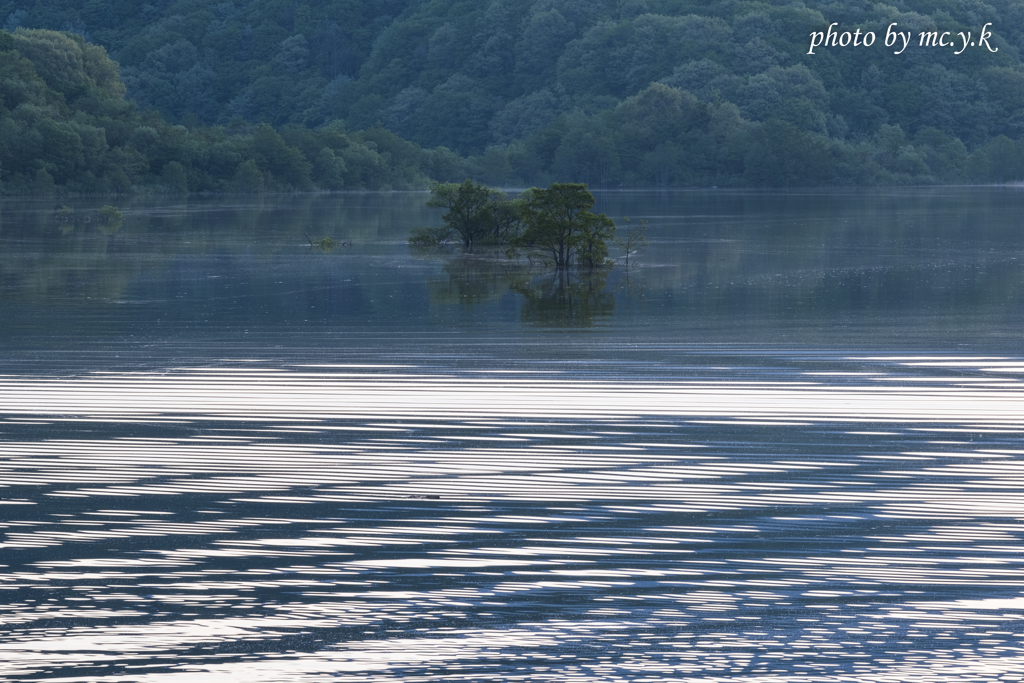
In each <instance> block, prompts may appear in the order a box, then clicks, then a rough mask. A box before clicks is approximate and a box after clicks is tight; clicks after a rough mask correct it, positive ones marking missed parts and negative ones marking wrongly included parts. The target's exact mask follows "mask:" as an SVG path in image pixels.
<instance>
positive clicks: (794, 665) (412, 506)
mask: <svg viewBox="0 0 1024 683" xmlns="http://www.w3.org/2000/svg"><path fill="white" fill-rule="evenodd" d="M745 362H746V363H747V365H748V367H744V368H740V370H741V371H735V370H737V369H736V368H730V367H727V366H725V365H721V364H720V363H719V364H715V365H705V366H704V367H697V366H696V365H693V366H682V365H680V366H677V367H674V368H666V369H664V371H663V372H657V373H653V372H652V373H649V374H648V375H647V379H644V380H643V381H638V380H637V379H636V375H635V374H634V373H625V372H623V373H618V374H617V373H616V372H615V370H614V368H613V367H609V368H604V369H602V370H601V371H600V372H596V371H595V372H590V373H588V372H586V371H583V370H580V371H578V372H577V371H571V372H566V371H562V372H544V371H540V370H538V369H537V368H536V367H534V368H521V369H519V370H516V371H497V370H494V371H480V370H474V371H464V370H463V371H460V370H454V369H451V370H446V369H439V368H440V366H437V365H431V364H427V363H423V364H417V363H409V364H394V365H376V366H375V365H372V364H364V365H337V364H335V365H327V364H321V365H311V364H294V365H282V364H277V365H275V364H271V363H265V362H249V363H237V362H227V361H225V362H223V363H217V364H213V365H208V366H203V367H193V368H168V369H165V370H161V371H159V372H157V371H153V372H136V373H132V372H92V373H83V374H76V375H52V376H46V375H40V374H7V375H2V376H0V681H32V680H43V679H45V680H57V681H95V682H107V681H110V682H113V681H117V682H127V681H131V682H139V683H164V682H165V681H166V682H171V681H178V680H181V681H193V680H203V681H232V682H234V681H252V682H264V681H265V682H267V683H282V682H292V681H296V682H298V681H301V682H305V681H324V680H334V681H350V682H353V683H355V682H358V683H370V682H371V681H372V682H385V681H445V682H448V681H466V682H474V683H475V682H483V681H487V682H498V681H579V682H591V681H593V682H597V681H601V682H605V681H609V682H610V681H702V682H703V681H749V682H755V681H756V682H758V683H769V682H770V683H782V682H788V681H821V682H848V683H879V682H885V681H893V682H896V681H899V682H904V681H920V682H935V683H940V682H941V683H949V682H954V681H955V682H961V681H1021V680H1024V674H1022V672H1024V648H1022V647H1021V638H1022V637H1024V582H1022V579H1021V577H1022V569H1024V567H1022V564H1024V554H1022V552H1021V549H1022V547H1024V498H1022V497H1021V490H1022V488H1024V476H1022V475H1024V460H1022V457H1021V456H1022V455H1024V447H1022V442H1021V438H1020V437H1021V433H1022V431H1024V391H1022V388H1024V385H1022V384H1021V382H1020V377H1021V374H1022V373H1024V360H1021V359H1016V358H1010V357H984V358H982V357H958V356H948V357H933V356H906V357H900V356H870V357H869V356H857V357H853V356H851V357H829V358H824V357H822V358H813V357H808V358H804V359H802V360H801V359H798V360H790V361H786V362H785V363H783V362H776V361H771V362H768V361H764V363H766V365H765V367H769V366H770V368H771V369H769V370H764V371H759V372H752V371H751V370H750V367H749V364H750V362H751V361H750V360H749V359H748V360H747V361H745ZM773 363H774V365H773Z"/></svg>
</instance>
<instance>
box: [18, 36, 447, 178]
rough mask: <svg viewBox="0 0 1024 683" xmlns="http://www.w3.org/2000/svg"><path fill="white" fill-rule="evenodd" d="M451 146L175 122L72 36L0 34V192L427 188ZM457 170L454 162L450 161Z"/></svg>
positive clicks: (102, 55)
mask: <svg viewBox="0 0 1024 683" xmlns="http://www.w3.org/2000/svg"><path fill="white" fill-rule="evenodd" d="M451 156H453V155H452V153H451V152H448V151H447V150H443V149H441V150H424V149H422V148H420V147H419V146H417V145H415V144H413V143H410V142H407V141H405V140H402V139H401V138H399V137H398V136H396V135H395V134H394V133H391V132H390V131H388V130H386V129H384V128H381V127H375V128H372V129H370V130H365V131H361V132H355V133H350V132H348V131H347V130H346V128H345V126H344V124H343V123H342V122H340V121H332V122H330V123H328V124H326V125H323V126H320V127H319V128H316V129H310V128H304V127H301V126H285V127H283V128H282V129H281V130H275V129H274V128H273V127H271V126H270V125H269V124H266V123H259V124H255V125H254V124H248V123H246V122H244V121H238V122H235V123H233V124H231V125H228V126H200V125H197V126H192V127H185V126H182V125H172V124H171V123H168V122H167V121H165V120H164V119H163V118H162V117H161V116H160V115H159V114H158V113H157V112H147V113H142V114H140V113H139V112H138V110H137V107H136V106H135V104H134V103H133V102H130V101H128V100H126V99H125V86H124V84H123V83H122V82H121V80H120V79H119V77H118V66H117V64H116V63H115V62H114V61H112V60H111V59H110V57H109V56H108V55H107V52H106V50H104V49H103V48H102V47H99V46H96V45H92V44H90V43H88V42H86V41H85V40H84V39H83V38H82V37H81V36H79V35H77V34H73V33H61V32H54V31H48V30H42V29H32V30H23V29H19V30H17V31H15V32H14V33H8V32H5V31H0V187H2V189H3V190H4V191H5V192H8V193H11V192H14V193H19V192H20V193H25V192H34V193H42V194H46V193H50V192H53V191H56V190H68V191H73V192H86V193H118V192H129V191H132V190H133V189H150V190H157V191H169V192H175V193H182V192H190V191H191V192H199V191H213V192H222V191H229V192H261V191H263V190H278V191H282V190H283V191H292V190H311V189H315V188H321V189H326V190H336V189H342V188H348V189H382V188H409V187H422V186H424V185H425V184H426V183H427V178H428V177H430V176H433V175H434V174H435V173H437V172H438V169H440V170H441V171H442V172H443V171H444V170H445V163H446V161H448V157H451ZM449 165H450V164H449Z"/></svg>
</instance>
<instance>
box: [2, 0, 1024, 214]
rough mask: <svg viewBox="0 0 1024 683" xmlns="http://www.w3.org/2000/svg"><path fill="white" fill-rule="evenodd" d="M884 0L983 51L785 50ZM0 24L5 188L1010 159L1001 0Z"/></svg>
mask: <svg viewBox="0 0 1024 683" xmlns="http://www.w3.org/2000/svg"><path fill="white" fill-rule="evenodd" d="M893 22H896V23H898V25H899V26H900V28H905V29H907V30H913V31H915V32H923V31H951V32H953V33H954V34H955V33H956V32H958V31H975V32H977V31H978V30H979V28H980V27H981V25H983V24H986V23H991V27H990V30H992V31H993V36H992V38H991V39H990V42H991V44H992V46H993V47H994V48H998V50H999V52H998V53H990V52H988V51H987V50H981V51H978V50H969V51H967V52H964V53H963V54H960V55H954V54H953V51H952V50H948V51H937V50H926V49H919V50H914V49H908V50H906V51H904V52H903V54H900V55H898V56H896V55H893V54H891V53H892V50H885V49H877V50H875V49H872V50H852V49H851V50H844V49H841V48H835V49H828V50H817V51H815V54H813V55H808V54H807V41H808V38H807V37H808V35H810V33H811V32H814V31H822V30H825V29H827V27H828V26H829V25H831V24H833V23H837V24H839V25H841V26H843V27H844V28H848V29H850V30H854V29H858V30H864V31H868V30H874V31H884V30H885V27H886V26H888V25H890V24H891V23H893ZM0 27H2V28H3V29H4V30H3V31H2V32H0V52H2V57H3V59H2V60H0V93H2V97H0V183H2V190H3V191H4V192H6V193H16V194H17V193H33V192H43V193H46V192H49V191H53V190H54V189H56V190H59V191H67V192H84V193H104V192H129V191H153V192H165V191H171V192H185V191H187V192H238V191H245V192H258V191H261V190H262V191H315V190H326V191H333V190H339V189H412V188H417V189H422V188H425V187H427V185H428V184H429V182H430V181H439V182H453V181H458V180H460V179H461V178H465V177H471V178H475V179H478V180H480V181H481V182H484V183H486V184H488V185H492V186H515V187H527V186H531V185H537V186H547V185H548V184H550V183H551V182H575V183H580V182H582V183H586V184H588V186H589V187H591V188H619V187H622V188H639V187H653V188H670V187H695V186H715V185H717V186H723V187H725V186H800V185H884V184H910V183H964V182H1007V181H1015V180H1021V179H1024V119H1022V117H1021V115H1020V112H1021V111H1024V62H1022V59H1021V53H1020V51H1019V49H1018V47H1017V46H1018V45H1020V44H1021V43H1022V42H1024V6H1022V5H1021V4H1020V3H1019V2H1016V0H978V1H977V2H971V3H952V2H939V3H936V2H934V0H905V1H903V2H900V3H896V4H889V5H886V4H879V3H876V4H864V3H845V4H844V3H834V2H831V1H826V0H793V1H792V2H785V3H778V2H767V1H759V0H751V1H750V2H743V3H736V2H725V1H722V2H710V3H709V2H697V1H696V0H481V1H480V2H477V3H465V2H461V1H459V0H429V1H428V2H422V1H419V0H367V1H366V2H361V3H351V2H346V1H343V0H294V1H289V2H281V1H280V0H250V1H248V2H245V3H241V2H236V1H230V0H229V1H227V2H225V1H223V0H188V1H184V0H154V2H151V3H126V2H118V3H97V2H95V1H94V0H68V1H67V2H61V3H53V2H49V0H0ZM69 41H70V43H69ZM108 51H109V55H110V56H108V55H107V52H108ZM115 60H116V61H115ZM100 133H102V135H101V134H100ZM51 181H52V183H51Z"/></svg>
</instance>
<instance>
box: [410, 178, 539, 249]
mask: <svg viewBox="0 0 1024 683" xmlns="http://www.w3.org/2000/svg"><path fill="white" fill-rule="evenodd" d="M521 204H522V202H521V201H520V200H510V199H509V198H508V196H507V195H506V194H505V193H504V192H502V191H500V190H496V189H494V188H491V187H487V186H486V185H483V184H481V183H475V182H473V181H472V180H469V179H466V180H465V181H464V182H462V184H458V183H434V184H432V185H431V186H430V200H429V201H427V206H428V207H431V208H441V209H447V212H446V213H445V214H443V215H442V216H441V220H442V221H444V226H442V227H440V228H417V229H416V230H414V231H413V233H412V235H411V236H410V238H409V242H410V243H411V244H413V245H415V246H420V247H425V246H433V245H438V244H442V243H444V242H446V241H448V240H451V239H455V238H458V239H459V240H460V241H461V242H462V245H463V246H464V247H465V248H466V249H472V248H473V245H475V244H508V243H509V242H510V241H511V240H512V239H513V238H515V237H516V236H517V235H518V234H519V231H520V223H521V215H522V210H521Z"/></svg>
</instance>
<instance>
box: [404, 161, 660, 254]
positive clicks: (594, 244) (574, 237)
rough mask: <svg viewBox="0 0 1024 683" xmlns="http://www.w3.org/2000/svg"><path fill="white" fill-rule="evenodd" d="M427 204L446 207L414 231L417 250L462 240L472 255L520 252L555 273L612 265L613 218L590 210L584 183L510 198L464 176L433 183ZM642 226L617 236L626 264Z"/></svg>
mask: <svg viewBox="0 0 1024 683" xmlns="http://www.w3.org/2000/svg"><path fill="white" fill-rule="evenodd" d="M427 206H429V207H434V208H442V209H445V213H444V214H443V215H442V216H441V220H442V222H443V225H442V226H440V227H434V228H416V229H415V230H413V232H412V234H411V236H410V237H409V244H410V245H411V246H413V247H416V248H419V249H430V248H439V247H444V246H446V245H451V244H461V245H462V248H463V249H464V250H465V252H467V253H471V252H472V250H473V248H474V247H475V246H488V247H500V248H504V249H505V254H506V256H507V257H509V258H512V257H514V256H517V255H525V256H526V257H527V258H528V259H529V261H530V262H531V263H538V262H539V263H543V264H545V265H548V266H550V267H552V268H554V269H555V270H558V271H566V270H569V269H580V270H594V269H597V268H605V267H608V266H610V265H612V261H611V259H610V258H609V256H608V243H609V241H611V240H613V239H614V237H615V222H614V221H613V220H612V219H611V218H609V217H608V216H606V215H605V214H603V213H602V214H597V213H594V212H593V211H591V208H592V207H593V206H594V195H593V194H591V193H590V191H589V190H588V189H587V186H586V185H585V184H583V183H552V184H551V186H550V187H548V188H546V189H541V188H536V187H531V188H530V189H528V190H525V191H523V192H522V193H520V194H519V195H518V196H516V197H515V198H510V197H509V196H508V195H507V194H505V193H504V192H502V191H501V190H497V189H494V188H490V187H487V186H486V185H483V184H480V183H476V182H474V181H472V180H469V179H466V180H465V181H464V182H462V183H461V184H458V183H434V184H433V185H431V188H430V200H429V201H428V202H427ZM645 229H646V225H645V224H644V223H641V224H640V226H639V227H634V228H631V230H630V233H629V235H627V237H626V238H625V239H624V240H619V242H620V243H621V244H620V246H622V247H623V251H624V256H625V258H626V259H627V261H626V263H627V264H628V258H629V256H630V254H635V253H636V251H637V249H638V248H639V247H640V246H642V243H643V242H644V236H643V231H644V230H645Z"/></svg>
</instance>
